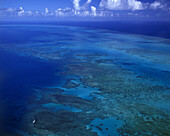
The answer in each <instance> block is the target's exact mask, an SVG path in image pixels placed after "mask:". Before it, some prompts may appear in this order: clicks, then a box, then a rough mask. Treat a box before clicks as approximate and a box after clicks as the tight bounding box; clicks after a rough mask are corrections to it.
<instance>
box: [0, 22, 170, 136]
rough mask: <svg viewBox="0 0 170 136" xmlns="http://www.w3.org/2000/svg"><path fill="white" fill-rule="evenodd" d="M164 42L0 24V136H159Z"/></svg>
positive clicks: (166, 68)
mask: <svg viewBox="0 0 170 136" xmlns="http://www.w3.org/2000/svg"><path fill="white" fill-rule="evenodd" d="M169 43H170V41H169V40H168V39H163V38H155V37H151V36H142V35H134V34H133V35H132V34H120V33H116V32H112V31H109V30H104V29H92V28H85V27H71V26H50V25H1V26H0V94H1V95H0V115H1V117H0V133H1V134H3V135H39V136H46V135H55V136H56V135H61V136H62V135H63V136H65V135H70V136H76V135H87V136H88V135H89V136H92V135H102V136H106V135H111V136H112V135H113V136H115V135H167V134H168V133H169V132H168V124H169V109H170V107H169V104H168V103H169V92H170V88H169V87H170V86H169V85H170V84H169V83H170V54H169V52H170V45H169ZM106 128H107V129H106ZM66 130H67V131H66Z"/></svg>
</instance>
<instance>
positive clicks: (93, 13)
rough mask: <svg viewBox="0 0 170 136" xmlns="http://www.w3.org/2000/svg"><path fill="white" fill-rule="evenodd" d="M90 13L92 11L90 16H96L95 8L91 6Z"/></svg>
mask: <svg viewBox="0 0 170 136" xmlns="http://www.w3.org/2000/svg"><path fill="white" fill-rule="evenodd" d="M91 11H92V15H93V16H96V15H97V14H96V7H94V6H91Z"/></svg>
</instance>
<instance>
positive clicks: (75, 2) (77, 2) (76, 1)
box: [73, 0, 92, 10]
mask: <svg viewBox="0 0 170 136" xmlns="http://www.w3.org/2000/svg"><path fill="white" fill-rule="evenodd" d="M80 1H81V0H73V5H74V9H75V10H85V9H87V8H88V6H89V4H90V3H91V2H92V0H87V1H86V2H85V4H84V5H82V6H80Z"/></svg>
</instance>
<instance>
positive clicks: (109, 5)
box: [99, 0, 144, 10]
mask: <svg viewBox="0 0 170 136" xmlns="http://www.w3.org/2000/svg"><path fill="white" fill-rule="evenodd" d="M99 6H100V7H102V8H106V9H109V10H142V9H144V5H143V3H142V2H140V1H138V0H101V2H100V4H99Z"/></svg>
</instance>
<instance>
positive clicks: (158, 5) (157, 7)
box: [0, 0, 170, 20]
mask: <svg viewBox="0 0 170 136" xmlns="http://www.w3.org/2000/svg"><path fill="white" fill-rule="evenodd" d="M4 17H20V18H21V17H22V18H24V17H46V18H47V17H53V18H55V17H56V18H57V17H62V18H72V19H74V17H83V18H100V19H104V18H108V19H150V20H152V19H156V20H170V0H0V18H4Z"/></svg>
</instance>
